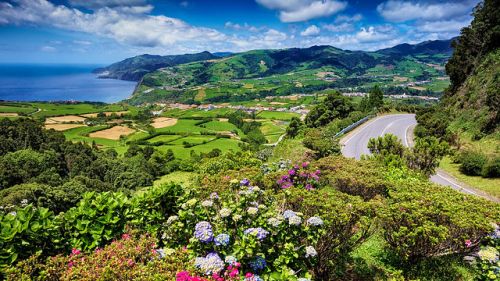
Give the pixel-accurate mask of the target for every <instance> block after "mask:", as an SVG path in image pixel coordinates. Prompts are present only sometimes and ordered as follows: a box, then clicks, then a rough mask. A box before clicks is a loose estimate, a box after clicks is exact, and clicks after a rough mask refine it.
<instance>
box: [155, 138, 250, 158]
mask: <svg viewBox="0 0 500 281" xmlns="http://www.w3.org/2000/svg"><path fill="white" fill-rule="evenodd" d="M181 140H182V139H181ZM181 143H182V142H181ZM239 143H240V142H239V141H238V140H235V139H216V140H214V141H211V142H209V143H206V144H200V145H196V146H193V147H189V148H185V147H184V146H183V145H162V146H157V147H156V149H158V150H160V151H163V152H166V151H167V150H169V149H172V151H173V152H174V155H175V157H176V158H180V159H186V158H189V157H190V155H191V151H194V152H196V153H200V152H202V153H208V152H210V151H212V150H213V149H215V148H218V149H220V150H221V151H222V152H223V153H224V152H228V151H230V150H232V151H239V150H240V148H239V146H238V144H239Z"/></svg>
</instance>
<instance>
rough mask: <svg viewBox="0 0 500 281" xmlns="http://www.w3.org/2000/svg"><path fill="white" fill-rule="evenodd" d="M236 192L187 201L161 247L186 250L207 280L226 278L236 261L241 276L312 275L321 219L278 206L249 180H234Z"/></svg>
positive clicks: (281, 277) (168, 226) (289, 277)
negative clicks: (227, 270) (218, 277)
mask: <svg viewBox="0 0 500 281" xmlns="http://www.w3.org/2000/svg"><path fill="white" fill-rule="evenodd" d="M232 188H233V193H232V194H226V195H225V196H220V195H219V194H216V193H213V194H211V195H210V197H208V198H205V199H204V200H203V201H201V202H200V201H199V200H197V199H195V198H192V197H191V196H189V197H186V198H185V201H184V203H182V205H181V209H180V211H179V213H178V214H177V215H176V216H172V217H170V218H168V220H167V222H166V224H165V227H164V235H163V237H164V238H165V239H164V241H163V242H164V243H165V244H166V245H167V246H168V247H174V248H178V247H179V246H180V245H187V248H188V250H190V251H192V253H193V255H194V256H196V257H197V258H196V259H195V265H196V267H197V269H198V272H199V274H202V275H205V276H211V275H212V274H214V273H216V274H219V275H222V274H224V271H225V270H226V269H225V267H226V264H229V265H230V264H231V261H233V262H235V261H238V262H239V263H240V264H241V270H242V272H251V273H252V274H261V275H264V276H267V277H269V276H273V278H274V279H273V280H296V279H297V275H299V276H306V277H307V276H309V274H308V271H309V269H310V268H311V266H312V264H314V263H315V262H316V259H317V255H318V253H317V251H316V250H315V248H314V246H315V244H316V242H317V239H318V237H319V236H320V235H321V234H322V233H323V232H324V230H323V227H322V225H323V221H322V219H321V218H320V217H316V216H311V217H309V216H304V214H302V213H299V212H295V211H292V210H286V209H283V206H281V207H280V206H276V205H275V204H274V202H273V200H272V197H271V196H269V195H270V194H264V192H263V190H261V189H260V188H258V187H256V186H252V185H251V184H250V181H249V180H247V179H243V180H241V182H240V181H235V180H233V181H232ZM276 276H278V277H279V278H278V279H276V278H277V277H276Z"/></svg>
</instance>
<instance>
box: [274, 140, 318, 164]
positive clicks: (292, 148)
mask: <svg viewBox="0 0 500 281" xmlns="http://www.w3.org/2000/svg"><path fill="white" fill-rule="evenodd" d="M307 151H309V149H307V148H306V147H304V145H302V140H301V139H299V138H295V139H288V138H285V139H283V141H281V142H280V143H279V144H278V145H277V146H276V148H275V149H274V153H273V156H272V157H270V159H269V162H275V161H279V160H280V159H281V158H283V156H285V158H286V159H290V160H291V161H292V163H299V162H302V160H304V157H305V154H306V152H307Z"/></svg>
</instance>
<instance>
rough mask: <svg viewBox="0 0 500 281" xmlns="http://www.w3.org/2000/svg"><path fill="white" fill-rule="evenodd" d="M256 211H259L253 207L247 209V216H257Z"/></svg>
mask: <svg viewBox="0 0 500 281" xmlns="http://www.w3.org/2000/svg"><path fill="white" fill-rule="evenodd" d="M258 211H259V209H258V208H255V207H248V209H247V212H248V214H249V215H251V216H254V215H255V214H257V212H258Z"/></svg>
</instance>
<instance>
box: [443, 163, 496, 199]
mask: <svg viewBox="0 0 500 281" xmlns="http://www.w3.org/2000/svg"><path fill="white" fill-rule="evenodd" d="M439 167H440V168H441V169H443V170H444V171H446V172H448V173H449V174H450V175H452V176H454V177H455V178H457V179H458V180H459V181H461V182H463V183H465V184H468V185H470V186H471V187H473V188H477V189H479V190H482V191H484V192H487V193H488V194H490V195H493V196H495V197H498V198H500V178H496V179H488V178H483V177H479V176H467V175H464V174H462V173H461V172H460V170H459V164H454V163H453V162H452V161H451V159H450V158H449V157H446V158H444V159H443V160H442V161H441V163H440V164H439Z"/></svg>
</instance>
